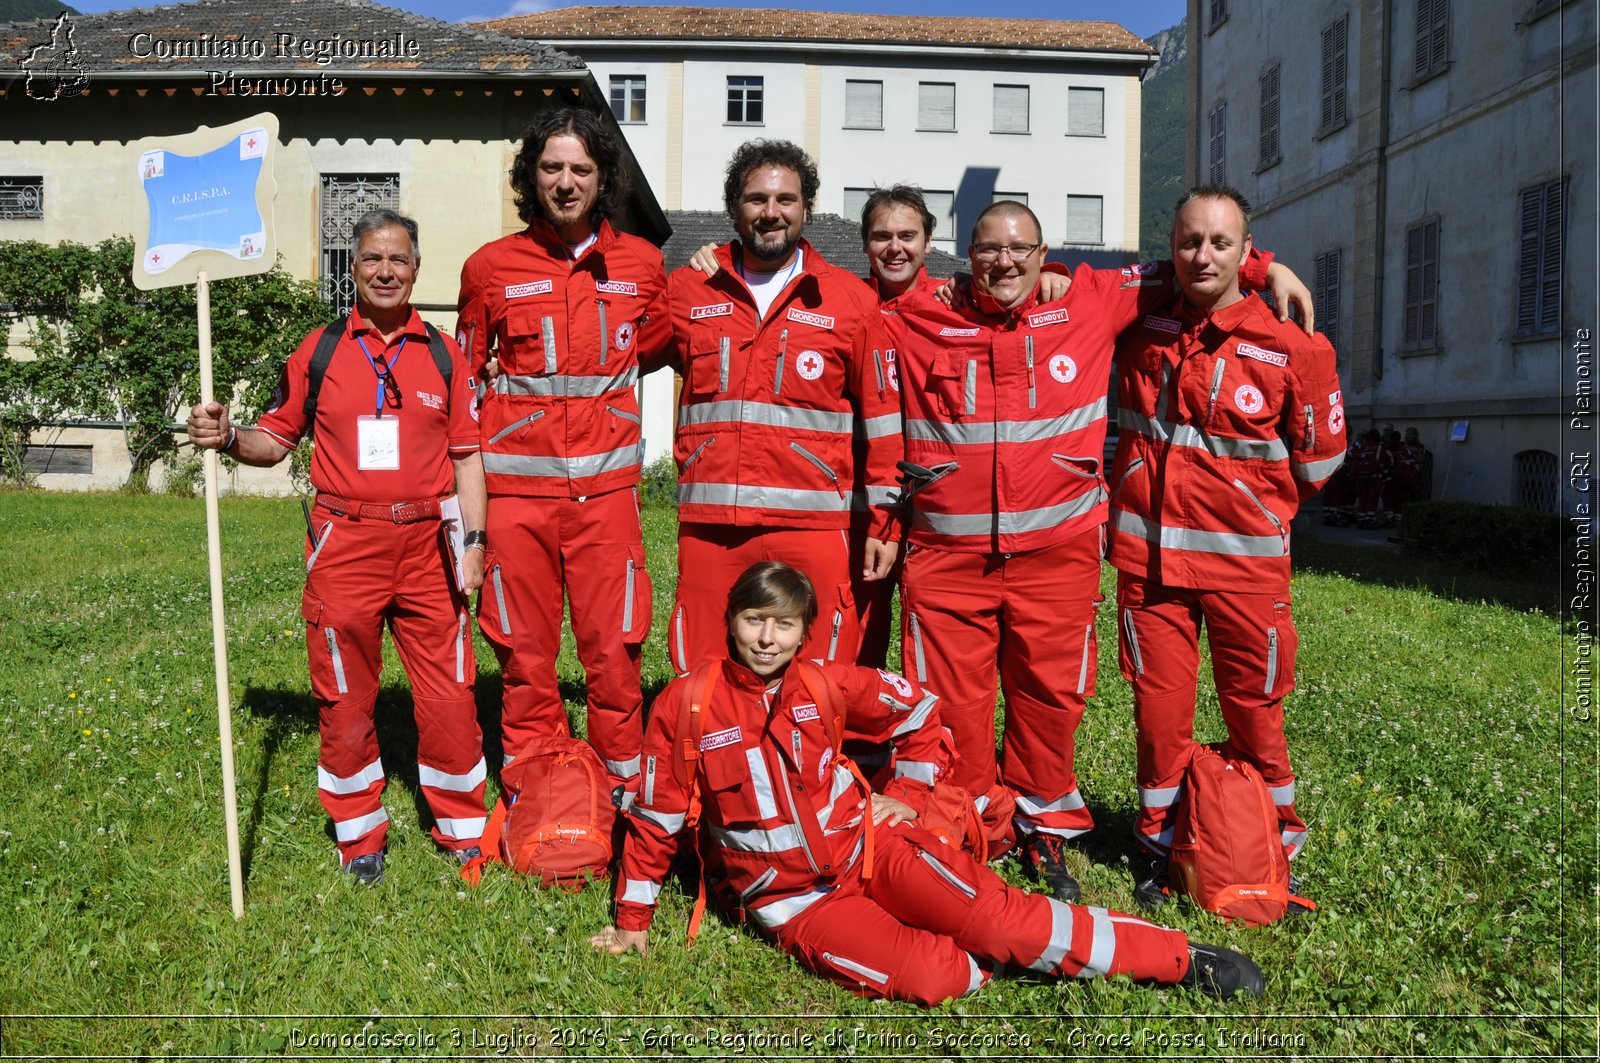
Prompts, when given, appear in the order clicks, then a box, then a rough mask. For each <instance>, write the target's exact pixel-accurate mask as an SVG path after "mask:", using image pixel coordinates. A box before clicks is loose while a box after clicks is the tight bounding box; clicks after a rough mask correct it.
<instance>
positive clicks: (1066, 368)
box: [892, 256, 1270, 837]
mask: <svg viewBox="0 0 1600 1063" xmlns="http://www.w3.org/2000/svg"><path fill="white" fill-rule="evenodd" d="M1269 261H1270V257H1268V256H1254V257H1252V259H1251V273H1250V275H1249V277H1248V279H1249V281H1250V282H1251V283H1252V285H1253V286H1259V285H1260V284H1261V283H1263V282H1264V280H1265V270H1266V265H1267V263H1268V262H1269ZM1170 276H1171V273H1170V269H1168V268H1167V267H1165V266H1160V265H1151V266H1138V267H1128V268H1126V269H1121V270H1115V269H1110V270H1094V269H1090V268H1089V267H1088V266H1079V267H1078V269H1077V270H1076V271H1075V273H1074V275H1073V282H1072V287H1071V288H1070V289H1069V290H1068V292H1067V295H1066V296H1065V297H1064V298H1063V299H1060V300H1057V301H1056V302H1055V303H1052V304H1050V305H1049V306H1039V305H1038V304H1037V302H1036V300H1037V298H1038V290H1037V288H1036V289H1035V290H1034V292H1033V293H1032V294H1030V295H1029V297H1028V299H1027V301H1025V302H1024V303H1023V304H1022V305H1021V306H1019V307H1017V308H1016V309H1014V310H1013V311H1011V312H1010V313H1007V312H1006V311H1004V310H1003V309H1002V308H1000V307H999V306H998V305H997V304H995V303H994V302H993V301H992V300H990V299H988V297H987V296H984V295H983V294H982V293H973V296H972V298H973V299H974V300H976V303H974V302H973V301H969V300H968V299H967V298H965V297H963V298H961V299H959V300H958V305H957V306H955V307H946V306H945V305H944V304H943V303H942V302H940V301H939V300H938V299H937V298H935V297H934V296H933V295H932V294H931V293H930V292H928V291H926V290H924V289H922V288H919V289H917V290H916V291H915V292H913V293H911V294H910V295H908V296H906V297H903V298H902V299H900V300H899V301H898V303H897V310H898V314H897V316H896V317H895V318H894V319H892V327H893V334H894V337H895V340H896V346H897V348H898V362H899V365H900V372H901V374H902V377H903V382H904V386H903V391H902V401H903V404H904V407H905V419H906V425H905V432H906V460H907V462H909V463H911V464H913V465H916V466H920V467H921V468H922V469H924V470H927V475H926V476H925V477H924V478H923V479H921V480H920V481H915V482H913V483H912V485H911V490H912V491H913V492H914V494H913V496H912V503H911V517H910V528H909V531H908V532H907V548H906V562H905V566H906V567H905V574H904V587H903V589H902V600H901V623H902V626H903V629H904V632H903V647H904V655H905V661H906V668H907V670H908V671H913V672H914V673H915V675H916V677H917V679H918V681H919V682H925V683H927V684H928V686H930V687H931V688H933V689H934V690H936V691H938V692H939V694H940V696H941V697H942V698H943V699H944V702H943V716H944V720H945V724H946V725H947V726H948V727H949V728H950V730H951V732H952V734H953V735H954V736H955V742H956V749H957V750H958V751H959V753H960V754H961V760H960V761H958V764H957V778H956V782H957V783H959V784H960V785H961V786H963V787H965V788H966V789H968V790H969V791H971V792H972V793H973V794H975V795H979V798H980V801H984V800H985V799H988V800H993V799H994V798H995V796H996V790H995V787H996V785H997V781H996V768H997V765H996V758H995V741H994V726H995V724H994V716H995V675H996V671H997V670H998V672H999V679H1000V688H1001V691H1002V692H1003V693H1004V695H1005V705H1006V714H1005V724H1004V731H1003V738H1002V744H1003V747H1004V754H1003V759H1002V764H1001V766H1000V776H999V777H1000V781H1002V782H1003V784H1004V785H1005V787H1006V788H1008V789H1009V790H1011V791H1012V793H1013V794H1014V795H1015V797H1016V821H1017V825H1018V827H1019V828H1020V829H1022V830H1023V831H1027V832H1032V831H1042V832H1045V833H1050V834H1057V835H1060V836H1063V837H1073V836H1075V835H1078V834H1082V833H1083V832H1084V831H1087V830H1089V829H1090V828H1091V827H1092V826H1093V825H1094V820H1093V818H1092V817H1091V815H1090V813H1089V809H1088V808H1087V806H1086V805H1085V804H1084V800H1083V797H1082V795H1081V794H1080V793H1079V790H1078V782H1077V776H1076V773H1075V772H1074V769H1073V753H1074V735H1075V732H1076V731H1077V727H1078V724H1079V722H1080V721H1081V719H1082V718H1083V712H1084V707H1085V699H1086V698H1087V697H1088V696H1090V695H1092V694H1093V693H1094V680H1095V663H1096V662H1095V658H1096V652H1097V651H1096V641H1095V612H1096V608H1097V606H1098V603H1099V600H1100V593H1099V587H1100V556H1101V525H1102V524H1103V522H1104V520H1105V513H1106V491H1105V481H1104V478H1103V476H1102V470H1101V468H1100V466H1101V464H1102V462H1103V460H1104V458H1103V455H1104V453H1105V432H1106V425H1105V416H1106V392H1107V388H1108V381H1109V378H1110V371H1111V355H1112V349H1113V345H1114V343H1115V341H1116V336H1117V333H1118V332H1119V331H1121V330H1122V329H1123V328H1124V327H1126V326H1127V325H1129V324H1130V323H1131V322H1133V321H1134V320H1136V318H1137V316H1138V314H1139V312H1140V309H1141V307H1145V306H1148V305H1150V304H1152V303H1154V304H1157V305H1159V304H1161V303H1164V302H1166V301H1168V300H1170V298H1171V295H1170V292H1171V281H1170Z"/></svg>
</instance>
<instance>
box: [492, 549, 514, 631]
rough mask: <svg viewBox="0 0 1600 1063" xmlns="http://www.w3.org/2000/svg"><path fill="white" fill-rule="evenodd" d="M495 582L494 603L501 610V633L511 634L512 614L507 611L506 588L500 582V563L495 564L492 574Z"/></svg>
mask: <svg viewBox="0 0 1600 1063" xmlns="http://www.w3.org/2000/svg"><path fill="white" fill-rule="evenodd" d="M492 582H493V583H494V604H495V608H496V609H498V610H499V612H500V634H502V635H509V634H511V616H510V614H508V613H507V612H506V589H505V586H504V585H503V584H502V583H501V582H500V565H499V564H498V563H496V564H495V566H494V569H493V574H492Z"/></svg>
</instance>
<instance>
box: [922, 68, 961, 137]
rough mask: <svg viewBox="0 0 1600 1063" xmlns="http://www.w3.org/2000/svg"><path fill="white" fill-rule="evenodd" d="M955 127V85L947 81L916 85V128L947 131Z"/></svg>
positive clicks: (924, 82) (926, 82)
mask: <svg viewBox="0 0 1600 1063" xmlns="http://www.w3.org/2000/svg"><path fill="white" fill-rule="evenodd" d="M955 127H956V87H955V84H954V83H953V82H948V81H923V82H920V83H918V85H917V128H918V129H923V130H930V131H937V132H947V131H953V130H954V129H955Z"/></svg>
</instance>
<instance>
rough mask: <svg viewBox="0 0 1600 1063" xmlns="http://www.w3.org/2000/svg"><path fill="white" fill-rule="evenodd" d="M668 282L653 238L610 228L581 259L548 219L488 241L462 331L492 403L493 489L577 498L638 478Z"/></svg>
mask: <svg viewBox="0 0 1600 1063" xmlns="http://www.w3.org/2000/svg"><path fill="white" fill-rule="evenodd" d="M665 287H666V275H665V273H664V271H663V270H662V268H661V253H660V252H659V251H657V250H656V248H655V247H654V246H653V245H651V244H650V243H648V242H646V241H644V240H641V239H639V238H638V237H636V236H630V235H628V234H626V233H618V232H616V231H614V230H613V229H612V228H611V226H610V224H609V223H607V222H605V221H602V222H601V223H600V230H599V233H598V236H597V238H596V239H595V242H594V245H593V246H592V247H590V248H588V249H587V250H586V251H585V252H584V253H583V255H582V257H580V258H579V259H578V260H577V261H576V262H574V261H573V259H572V256H571V254H570V253H569V251H568V249H567V245H566V244H565V243H564V242H563V241H562V240H561V238H560V237H559V236H557V235H556V232H555V229H554V228H552V227H551V226H550V224H549V223H548V222H546V221H543V220H542V219H541V220H537V221H535V222H534V223H533V224H532V225H530V226H528V228H527V229H525V230H523V231H522V232H519V233H512V234H511V235H510V236H505V237H502V238H500V239H499V240H495V241H494V242H493V243H489V244H485V245H484V246H483V247H481V248H479V249H478V250H477V251H475V252H473V254H472V257H471V258H469V259H467V262H466V265H465V266H463V267H462V270H461V295H460V297H459V299H458V301H457V309H458V312H459V317H458V318H457V322H456V336H457V339H458V340H459V341H460V343H461V346H462V347H463V349H465V350H466V352H467V356H468V358H469V359H470V361H471V363H472V370H473V374H474V375H477V374H478V373H480V372H481V371H482V369H483V365H484V363H485V362H486V361H487V360H488V359H489V358H491V357H498V358H499V360H500V376H499V377H498V378H497V379H496V380H495V382H494V385H493V387H492V388H491V389H490V390H489V393H488V394H487V396H486V397H485V398H484V401H483V410H482V429H483V471H484V479H485V481H486V482H487V484H488V487H489V493H490V494H498V495H528V496H540V497H555V498H579V497H583V496H587V495H597V494H601V493H603V492H606V491H613V490H616V489H618V488H622V487H632V486H633V485H634V484H636V483H638V482H639V466H640V463H641V461H642V459H643V457H644V444H643V442H642V441H641V439H640V435H639V401H638V396H637V395H636V393H635V391H634V385H635V384H637V383H638V380H639V352H640V351H641V350H642V351H646V352H656V351H659V350H660V349H661V348H662V347H664V346H665V345H666V343H667V339H668V335H669V330H668V321H667V315H666V306H665V295H664V292H665Z"/></svg>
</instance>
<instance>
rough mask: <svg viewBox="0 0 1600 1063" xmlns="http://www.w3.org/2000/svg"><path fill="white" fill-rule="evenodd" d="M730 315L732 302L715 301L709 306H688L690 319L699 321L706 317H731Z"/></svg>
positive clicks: (731, 313)
mask: <svg viewBox="0 0 1600 1063" xmlns="http://www.w3.org/2000/svg"><path fill="white" fill-rule="evenodd" d="M732 315H733V304H732V303H715V304H713V305H711V306H691V307H690V308H689V320H690V321H701V320H704V319H705V318H708V317H731V316H732Z"/></svg>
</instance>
